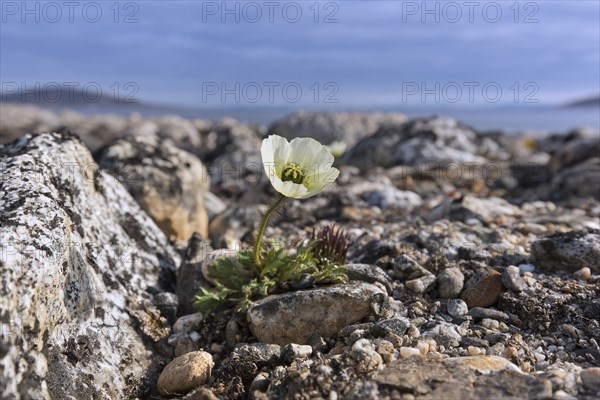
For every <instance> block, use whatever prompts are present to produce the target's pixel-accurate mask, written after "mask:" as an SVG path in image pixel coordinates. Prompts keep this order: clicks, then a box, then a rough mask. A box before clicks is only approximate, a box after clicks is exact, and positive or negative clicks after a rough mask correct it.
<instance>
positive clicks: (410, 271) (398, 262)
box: [394, 254, 432, 280]
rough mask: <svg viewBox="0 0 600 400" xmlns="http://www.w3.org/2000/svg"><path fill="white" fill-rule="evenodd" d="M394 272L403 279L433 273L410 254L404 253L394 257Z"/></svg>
mask: <svg viewBox="0 0 600 400" xmlns="http://www.w3.org/2000/svg"><path fill="white" fill-rule="evenodd" d="M394 274H396V276H397V277H398V278H400V279H402V280H407V279H416V278H420V277H421V276H425V275H432V274H431V272H429V271H428V270H427V269H425V268H424V267H422V266H421V265H420V264H419V263H417V262H416V261H415V260H413V259H412V258H410V257H409V256H407V255H405V254H402V255H400V256H398V257H396V258H395V259H394Z"/></svg>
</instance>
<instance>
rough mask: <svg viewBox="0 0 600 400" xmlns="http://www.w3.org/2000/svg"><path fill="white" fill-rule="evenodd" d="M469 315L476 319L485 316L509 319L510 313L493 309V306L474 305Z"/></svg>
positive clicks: (502, 319) (478, 319)
mask: <svg viewBox="0 0 600 400" xmlns="http://www.w3.org/2000/svg"><path fill="white" fill-rule="evenodd" d="M469 315H470V316H471V317H473V319H474V320H476V321H480V320H482V319H485V318H490V319H497V320H500V321H508V315H507V314H506V313H504V312H502V311H498V310H493V309H491V308H483V307H473V308H471V309H470V310H469Z"/></svg>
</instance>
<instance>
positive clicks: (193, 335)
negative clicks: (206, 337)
mask: <svg viewBox="0 0 600 400" xmlns="http://www.w3.org/2000/svg"><path fill="white" fill-rule="evenodd" d="M201 338H202V335H200V333H199V332H197V331H192V332H190V339H192V341H193V342H197V341H198V340H200V339H201Z"/></svg>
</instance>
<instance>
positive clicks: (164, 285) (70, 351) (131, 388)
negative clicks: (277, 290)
mask: <svg viewBox="0 0 600 400" xmlns="http://www.w3.org/2000/svg"><path fill="white" fill-rule="evenodd" d="M0 113H1V118H0V138H1V139H2V142H3V143H5V144H4V145H2V146H0V171H1V176H2V179H1V180H0V243H1V246H2V247H1V252H0V255H1V258H0V268H1V273H0V292H1V296H0V327H1V328H2V329H1V330H0V375H1V376H2V379H1V382H2V386H1V387H0V398H3V399H4V398H7V399H44V398H53V399H106V398H111V399H123V398H144V399H163V398H183V399H214V398H227V399H236V398H253V399H269V398H273V399H280V398H282V399H283V398H295V399H313V398H326V399H341V398H344V399H345V398H347V399H379V398H383V399H385V398H389V399H441V398H445V399H458V398H462V399H481V398H518V399H522V398H531V399H545V398H554V399H575V398H581V399H593V398H598V396H600V221H599V217H600V140H599V138H598V135H597V133H594V132H588V131H585V130H577V131H573V132H563V133H558V134H555V135H544V136H540V135H537V136H532V135H527V134H522V135H514V136H509V135H504V134H502V133H499V132H475V131H474V130H473V129H471V128H469V127H468V126H465V125H463V124H462V123H460V122H458V121H455V120H452V119H447V118H436V117H432V118H424V119H417V120H406V119H405V118H404V117H403V116H402V115H399V114H391V115H390V114H343V113H341V114H311V113H299V114H296V115H292V116H290V117H288V118H286V119H284V120H281V121H278V122H277V123H275V124H273V126H272V127H270V128H262V127H258V126H251V125H247V124H243V123H240V122H237V121H234V120H221V121H216V122H209V121H200V120H195V121H190V120H185V119H182V118H179V117H156V118H142V117H140V116H135V115H134V116H131V117H116V116H96V117H85V116H82V115H78V114H74V113H63V114H54V113H51V112H48V111H44V110H40V109H36V108H34V107H23V106H12V105H11V106H9V105H6V104H3V105H2V107H1V109H0ZM269 131H271V132H272V133H277V134H279V135H283V136H286V137H294V136H307V135H311V136H313V137H315V138H316V139H318V140H320V141H322V142H324V143H330V142H333V141H343V142H345V143H346V145H347V151H346V153H345V154H344V155H343V157H341V158H340V159H338V161H337V164H338V167H339V169H340V170H341V175H340V178H339V179H338V181H337V182H336V184H335V185H333V186H332V187H331V188H330V189H329V190H328V191H326V192H324V193H322V194H321V195H318V196H316V197H313V198H310V199H307V200H302V201H291V202H289V203H288V205H287V208H286V209H285V211H284V212H283V214H282V215H281V217H280V218H279V220H278V221H277V222H276V223H275V224H273V225H272V226H271V227H269V228H268V229H267V233H266V235H267V237H268V238H269V239H273V240H278V241H282V242H284V243H285V244H286V245H287V246H289V247H293V246H294V245H296V244H297V243H299V242H300V241H302V240H303V239H305V238H307V237H308V236H309V235H310V234H311V232H312V229H313V228H314V227H322V226H326V225H328V224H330V223H332V222H335V223H336V224H337V225H339V226H341V227H342V228H344V229H345V230H346V231H347V232H348V233H349V235H350V238H351V239H352V241H353V244H352V246H351V247H350V251H349V254H348V257H347V262H348V264H347V265H346V268H347V275H348V277H349V280H350V281H349V283H348V284H344V285H336V286H330V287H310V283H309V284H307V285H305V286H304V287H303V288H302V289H301V290H297V291H294V292H289V293H283V294H278V295H274V296H271V297H268V298H266V299H263V300H260V301H258V302H256V304H254V305H253V306H252V307H251V308H250V309H249V310H248V312H247V313H244V314H241V313H235V312H232V311H226V312H219V313H216V314H214V315H202V314H201V313H198V312H197V311H196V310H195V309H194V307H193V305H192V301H193V298H194V295H195V294H196V293H197V292H198V290H199V289H200V288H203V287H210V283H209V282H208V281H207V280H206V278H205V277H204V274H203V271H204V272H206V268H207V266H208V265H209V263H208V261H209V260H211V259H214V257H215V256H216V255H218V254H224V253H226V252H227V250H223V249H234V250H235V249H238V248H239V246H249V245H250V244H251V243H252V232H253V228H254V226H255V223H256V222H257V220H258V218H259V217H260V215H261V213H262V212H263V211H264V210H265V207H266V204H268V202H269V201H270V198H271V197H272V196H273V195H274V192H273V189H272V188H271V186H270V184H269V182H268V181H267V180H266V178H265V177H264V176H263V173H262V165H261V162H260V155H259V154H260V153H259V148H260V143H261V140H262V138H263V137H264V136H265V135H266V134H267V133H268V132H269ZM42 132H47V133H42ZM217 250H219V252H216V251H217Z"/></svg>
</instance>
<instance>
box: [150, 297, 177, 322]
mask: <svg viewBox="0 0 600 400" xmlns="http://www.w3.org/2000/svg"><path fill="white" fill-rule="evenodd" d="M152 302H153V303H154V305H155V306H156V308H158V310H159V311H160V314H161V315H162V316H163V317H165V318H166V319H167V321H168V322H169V324H172V323H173V322H174V321H175V319H176V318H177V306H178V304H179V298H178V297H177V295H176V294H175V293H169V292H162V293H159V294H157V295H156V296H154V298H153V299H152Z"/></svg>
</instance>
